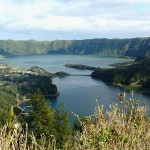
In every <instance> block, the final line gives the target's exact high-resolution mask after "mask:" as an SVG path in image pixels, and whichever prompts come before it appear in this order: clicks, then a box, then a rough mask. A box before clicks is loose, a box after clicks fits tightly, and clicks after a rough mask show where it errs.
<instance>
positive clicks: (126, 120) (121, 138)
mask: <svg viewBox="0 0 150 150" xmlns="http://www.w3.org/2000/svg"><path fill="white" fill-rule="evenodd" d="M119 99H120V104H115V105H111V106H110V108H111V111H109V112H108V111H107V112H106V111H104V107H103V105H98V103H97V101H96V103H97V105H96V112H95V114H93V115H91V116H88V117H86V119H85V120H86V121H85V120H84V121H82V120H81V119H80V118H79V116H78V115H76V114H75V116H76V117H77V118H78V121H79V123H80V125H81V130H80V131H74V134H73V138H72V139H71V140H70V142H67V143H64V146H63V149H64V150H149V149H150V118H148V117H147V111H148V110H147V108H146V106H140V102H139V101H136V100H135V99H134V98H133V95H132V98H131V99H130V100H129V101H125V95H123V96H122V97H121V98H119ZM37 141H38V140H36V139H35V137H34V135H33V134H29V132H28V127H27V125H26V127H25V128H24V129H23V127H22V126H21V125H20V124H19V125H18V126H17V125H16V124H14V123H9V124H8V123H7V124H6V125H5V126H4V127H3V128H1V129H0V149H2V150H16V149H19V150H27V149H31V150H56V147H57V143H56V140H55V137H54V136H52V135H50V138H49V139H46V138H45V136H44V135H42V134H41V141H42V142H40V143H38V142H37ZM45 143H48V145H46V144H45Z"/></svg>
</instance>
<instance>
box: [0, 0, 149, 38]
mask: <svg viewBox="0 0 150 150" xmlns="http://www.w3.org/2000/svg"><path fill="white" fill-rule="evenodd" d="M0 18H1V19H0V27H1V30H3V32H5V31H7V32H6V34H8V33H9V32H10V33H11V32H14V33H15V34H17V33H18V34H20V33H22V34H23V33H24V32H25V31H26V32H29V33H30V32H32V31H37V32H39V33H41V32H42V31H43V34H42V35H43V36H44V33H45V32H49V33H52V34H53V35H51V36H52V37H54V34H55V33H56V34H57V32H58V31H59V32H60V34H61V33H62V35H61V37H63V34H65V33H68V32H72V37H73V35H74V37H77V35H81V34H82V33H83V34H85V38H88V35H89V36H90V37H93V38H94V36H100V37H101V35H103V37H104V36H105V35H106V36H107V37H108V38H109V37H112V35H113V33H114V37H115V36H119V33H121V34H122V35H120V37H122V36H124V37H128V36H129V37H130V36H131V34H132V35H133V34H134V33H135V36H139V35H140V36H141V35H142V34H141V33H143V35H142V36H147V35H148V34H150V27H149V25H150V1H149V0H113V1H112V0H26V1H24V0H1V1H0ZM86 33H87V34H86ZM109 33H110V35H111V36H109ZM138 33H139V34H138ZM3 35H4V33H3V34H0V38H2V36H3ZM8 36H9V34H8ZM83 37H84V36H83ZM90 37H89V38H90ZM33 38H37V37H34V35H33ZM68 38H69V37H68ZM80 38H81V37H79V39H80ZM95 38H96V37H95Z"/></svg>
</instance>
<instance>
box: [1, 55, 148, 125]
mask: <svg viewBox="0 0 150 150" xmlns="http://www.w3.org/2000/svg"><path fill="white" fill-rule="evenodd" d="M3 61H4V62H8V63H11V64H12V65H13V66H14V67H21V68H30V67H31V66H39V67H42V68H44V69H46V70H47V71H49V72H57V71H65V72H68V73H73V74H91V72H92V71H87V70H77V69H73V68H66V67H65V66H64V65H65V64H67V63H73V64H85V65H90V66H96V67H108V65H109V64H113V63H120V62H124V61H127V60H124V59H119V58H115V57H102V56H92V55H90V56H89V55H84V56H83V55H36V56H35V55H33V56H17V57H14V58H8V59H4V60H3ZM53 83H54V84H56V85H57V87H58V91H59V92H60V95H59V96H58V97H53V98H51V99H49V100H48V101H49V103H51V105H52V106H53V107H54V108H55V107H57V105H58V104H59V103H64V107H65V110H66V111H67V112H68V113H69V117H70V119H71V121H72V122H73V121H74V120H75V117H74V115H73V114H72V113H71V112H75V113H76V114H78V115H81V116H85V115H90V114H93V113H94V112H95V106H96V103H95V99H97V100H98V102H99V104H104V106H105V108H106V109H109V105H110V104H115V103H118V102H119V100H118V93H122V92H124V91H121V90H120V89H119V88H117V87H114V86H110V85H107V84H105V83H104V82H102V81H100V80H95V79H92V78H91V77H90V76H69V77H65V78H55V79H53ZM126 94H127V97H126V100H128V99H129V98H130V97H131V94H130V93H127V92H126ZM134 98H135V99H136V100H140V101H141V103H142V104H146V105H147V107H148V108H149V109H150V97H149V96H146V95H143V94H142V93H134Z"/></svg>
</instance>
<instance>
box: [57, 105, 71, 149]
mask: <svg viewBox="0 0 150 150" xmlns="http://www.w3.org/2000/svg"><path fill="white" fill-rule="evenodd" d="M55 117H56V130H57V133H58V134H57V145H58V148H63V144H65V142H66V141H67V142H68V141H69V139H70V138H71V127H70V121H69V118H68V113H67V112H65V111H64V105H63V104H60V105H59V106H58V108H57V109H56V112H55Z"/></svg>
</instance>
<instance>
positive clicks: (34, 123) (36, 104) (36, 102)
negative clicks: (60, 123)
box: [29, 90, 57, 138]
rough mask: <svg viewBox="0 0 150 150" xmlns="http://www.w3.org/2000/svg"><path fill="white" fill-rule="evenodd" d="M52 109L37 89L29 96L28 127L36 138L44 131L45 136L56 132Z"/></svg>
mask: <svg viewBox="0 0 150 150" xmlns="http://www.w3.org/2000/svg"><path fill="white" fill-rule="evenodd" d="M55 124H56V120H55V114H54V111H53V109H52V108H51V107H50V106H49V105H48V104H47V103H46V101H45V99H44V97H43V96H42V94H41V92H40V91H39V90H37V91H36V93H35V94H34V95H33V96H32V98H31V112H30V121H29V128H30V129H31V131H32V132H33V133H34V134H35V136H36V137H37V138H40V136H41V134H42V133H44V135H45V136H46V137H49V136H50V135H55V136H56V134H57V132H56V127H55Z"/></svg>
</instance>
